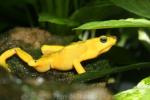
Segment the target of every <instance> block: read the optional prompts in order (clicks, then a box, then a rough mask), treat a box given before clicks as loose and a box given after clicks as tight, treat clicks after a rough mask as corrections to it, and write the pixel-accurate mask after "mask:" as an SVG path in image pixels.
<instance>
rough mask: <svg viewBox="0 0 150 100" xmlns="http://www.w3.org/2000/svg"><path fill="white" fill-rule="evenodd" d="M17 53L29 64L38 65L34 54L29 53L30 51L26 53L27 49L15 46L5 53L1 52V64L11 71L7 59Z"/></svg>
mask: <svg viewBox="0 0 150 100" xmlns="http://www.w3.org/2000/svg"><path fill="white" fill-rule="evenodd" d="M15 54H17V55H18V56H19V57H20V58H21V59H22V60H23V61H24V62H26V63H27V64H28V65H29V66H33V67H35V66H36V62H35V60H34V59H33V58H32V56H31V55H29V54H28V53H26V52H25V51H23V50H21V49H20V48H13V49H10V50H7V51H5V52H4V53H3V54H1V55H0V65H1V66H2V67H4V68H5V69H7V70H9V71H10V69H9V68H8V64H7V63H6V60H7V59H8V58H10V57H11V56H13V55H15Z"/></svg>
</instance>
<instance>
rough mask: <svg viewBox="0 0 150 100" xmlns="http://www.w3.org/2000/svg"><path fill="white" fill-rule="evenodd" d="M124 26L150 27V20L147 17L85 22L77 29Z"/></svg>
mask: <svg viewBox="0 0 150 100" xmlns="http://www.w3.org/2000/svg"><path fill="white" fill-rule="evenodd" d="M123 27H150V21H149V20H146V19H132V18H129V19H120V20H107V21H95V22H94V21H93V22H89V23H85V24H83V25H81V26H79V27H77V28H75V29H78V30H79V29H80V30H92V29H105V28H123Z"/></svg>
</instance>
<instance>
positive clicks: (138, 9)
mask: <svg viewBox="0 0 150 100" xmlns="http://www.w3.org/2000/svg"><path fill="white" fill-rule="evenodd" d="M111 1H112V2H113V3H114V4H116V5H117V6H119V7H121V8H124V9H126V10H128V11H130V12H132V13H134V14H137V15H140V16H143V17H147V18H150V13H149V11H150V0H111Z"/></svg>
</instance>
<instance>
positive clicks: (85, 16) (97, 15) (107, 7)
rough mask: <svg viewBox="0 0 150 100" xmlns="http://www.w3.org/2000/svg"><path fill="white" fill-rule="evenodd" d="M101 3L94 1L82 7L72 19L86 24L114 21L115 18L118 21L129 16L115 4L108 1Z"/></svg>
mask: <svg viewBox="0 0 150 100" xmlns="http://www.w3.org/2000/svg"><path fill="white" fill-rule="evenodd" d="M101 1H102V0H99V2H98V3H96V2H94V1H93V3H90V4H88V5H86V6H84V7H81V8H80V9H77V10H76V11H75V12H74V13H73V14H72V15H71V19H74V20H77V21H80V22H81V23H85V22H89V21H94V20H104V19H114V18H117V19H118V18H122V17H124V16H126V15H127V14H128V13H124V12H125V10H123V9H120V8H119V7H116V6H115V5H114V4H112V3H110V2H108V1H103V2H101ZM112 11H113V12H112ZM123 13H124V14H123ZM122 15H123V16H122Z"/></svg>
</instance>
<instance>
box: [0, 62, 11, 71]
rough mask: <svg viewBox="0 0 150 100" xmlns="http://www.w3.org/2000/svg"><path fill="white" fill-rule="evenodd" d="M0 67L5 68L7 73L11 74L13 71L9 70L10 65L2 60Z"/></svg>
mask: <svg viewBox="0 0 150 100" xmlns="http://www.w3.org/2000/svg"><path fill="white" fill-rule="evenodd" d="M0 67H3V68H4V69H6V70H7V71H9V72H11V70H10V69H9V66H8V64H7V63H6V62H5V61H2V60H0Z"/></svg>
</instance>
